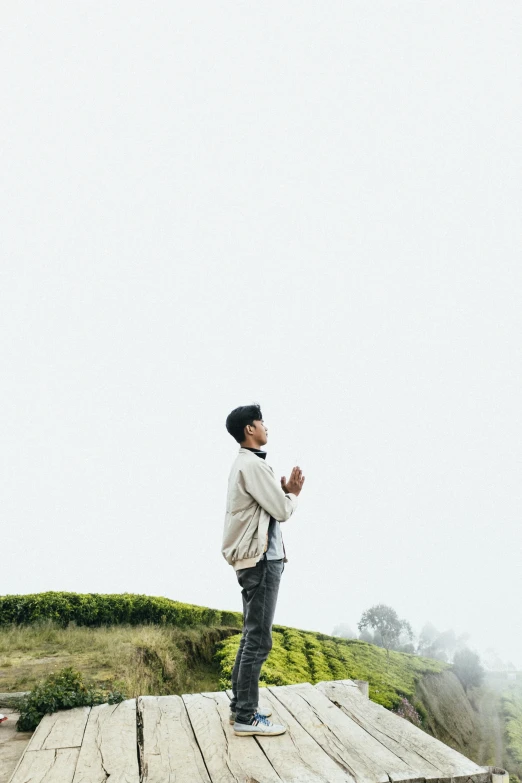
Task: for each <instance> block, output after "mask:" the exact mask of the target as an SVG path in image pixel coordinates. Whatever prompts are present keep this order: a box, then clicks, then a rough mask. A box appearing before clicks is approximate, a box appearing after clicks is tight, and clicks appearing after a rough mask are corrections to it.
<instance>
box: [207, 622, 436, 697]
mask: <svg viewBox="0 0 522 783" xmlns="http://www.w3.org/2000/svg"><path fill="white" fill-rule="evenodd" d="M240 638H241V636H240V635H239V634H235V635H233V636H230V637H229V638H228V639H226V640H224V641H223V642H222V643H221V644H220V645H219V650H218V653H217V657H218V660H219V663H220V667H221V675H222V677H221V687H223V688H225V687H226V688H228V687H230V677H231V674H232V667H233V665H234V659H235V656H236V652H237V648H238V645H239V640H240ZM447 668H449V667H448V665H447V664H444V663H441V662H440V661H434V660H432V659H430V658H421V657H419V656H417V655H408V654H406V653H397V652H393V651H390V654H389V657H388V655H387V653H386V650H383V649H382V648H380V647H376V646H375V645H372V644H368V643H367V642H363V641H360V640H358V639H339V638H337V637H333V636H326V635H324V634H319V633H313V632H311V631H298V630H296V629H294V628H285V627H283V626H274V630H273V647H272V652H271V653H270V655H269V657H268V660H267V661H266V663H265V664H264V666H263V668H262V670H261V680H260V685H293V684H295V683H298V682H311V683H312V684H315V683H317V682H320V681H321V680H340V679H354V680H366V681H367V682H369V684H370V699H372V701H375V702H377V703H378V704H382V705H383V706H384V707H388V708H389V709H394V708H396V707H398V706H399V704H400V701H401V698H407V699H409V700H410V701H411V700H414V698H415V690H416V685H417V682H418V681H419V680H420V679H422V677H423V676H424V675H425V674H431V673H438V672H442V671H444V670H446V669H447Z"/></svg>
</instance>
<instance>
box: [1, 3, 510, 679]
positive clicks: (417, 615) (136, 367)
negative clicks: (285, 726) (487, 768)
mask: <svg viewBox="0 0 522 783" xmlns="http://www.w3.org/2000/svg"><path fill="white" fill-rule="evenodd" d="M2 8H3V12H2V17H3V21H2V31H1V36H2V45H1V47H0V58H1V72H2V74H3V120H2V123H1V124H0V141H1V148H2V156H1V164H0V165H1V183H2V187H1V194H2V195H1V198H2V235H1V247H2V261H1V267H0V269H1V271H0V325H1V340H0V351H1V367H2V380H1V385H0V410H1V413H2V434H1V437H0V460H1V462H0V464H1V470H2V480H1V485H0V486H1V490H0V518H1V521H2V542H1V546H0V550H1V552H2V557H1V574H0V592H1V593H4V594H5V593H18V592H19V593H27V592H33V591H43V590H51V589H53V590H74V591H79V592H122V591H129V592H142V593H147V594H150V595H165V596H168V597H170V598H174V599H178V600H183V601H187V602H191V603H197V604H202V605H208V606H212V607H217V608H223V609H236V610H240V607H241V600H240V591H239V588H238V585H237V582H236V580H235V576H234V572H233V570H232V569H231V568H230V566H228V565H227V564H226V562H225V561H224V559H223V557H222V555H221V536H222V529H223V519H224V511H225V498H226V481H227V476H228V472H229V469H230V465H231V463H232V461H233V460H234V458H235V455H236V453H237V449H238V445H237V444H236V443H235V442H234V441H233V440H232V438H231V437H230V436H229V435H228V433H227V432H226V430H225V418H226V416H227V414H228V413H229V412H230V410H232V408H234V407H236V406H237V405H243V404H248V403H251V402H254V401H255V402H259V403H260V404H261V406H262V411H263V416H264V420H265V423H266V425H267V426H268V444H267V446H266V450H267V452H268V462H269V463H270V464H271V465H272V466H273V467H274V470H275V472H276V475H277V476H278V477H279V476H281V475H283V474H286V475H287V476H288V475H289V472H290V470H291V468H292V466H293V465H295V464H298V465H299V466H300V467H301V468H302V470H303V472H304V474H305V476H306V482H305V487H304V490H303V492H302V494H301V496H300V498H299V508H298V510H297V512H296V514H295V516H294V517H292V518H291V520H289V521H288V522H287V523H285V524H284V525H283V535H284V540H285V546H286V550H287V555H288V559H289V562H288V564H287V566H286V569H285V574H284V577H283V582H282V586H281V591H280V598H279V604H278V610H277V614H276V622H279V623H283V624H287V625H292V626H296V627H300V628H306V629H313V630H320V631H324V632H326V633H330V632H331V631H332V629H333V627H334V626H335V625H337V624H338V623H341V622H347V623H349V624H350V625H351V626H352V627H355V626H356V623H357V621H358V620H359V618H360V616H361V614H362V612H363V611H364V610H365V609H367V608H369V607H370V606H371V605H372V604H375V603H386V604H389V605H391V606H393V607H394V608H395V609H396V610H397V612H398V613H399V615H400V616H401V617H404V618H405V619H407V620H409V621H410V622H411V623H412V624H413V626H414V628H415V629H416V630H417V631H419V630H420V629H421V627H422V625H423V624H424V623H425V622H428V621H431V622H432V623H434V625H436V626H437V627H438V628H439V629H440V630H445V629H447V628H450V627H452V628H454V629H455V631H456V632H457V633H458V634H461V633H464V632H466V631H467V632H470V633H471V634H472V636H471V639H470V642H469V643H470V646H471V647H472V648H474V649H476V650H477V651H479V652H481V653H482V652H483V651H484V650H485V649H486V648H487V647H494V649H495V650H496V651H497V652H498V654H499V655H500V657H501V658H502V659H504V660H506V659H509V658H510V659H511V660H512V661H513V663H515V664H516V665H518V666H519V667H522V631H521V629H520V623H519V617H518V614H519V608H520V595H521V594H522V577H521V554H522V551H521V550H522V546H521V541H522V535H521V510H522V509H521V506H522V503H521V500H522V492H521V465H522V445H521V443H522V421H521V413H520V407H521V403H520V400H521V380H522V364H521V358H522V357H521V327H522V317H521V292H522V271H521V257H520V250H521V228H522V225H521V224H522V221H521V214H522V213H521V207H522V198H521V163H522V160H521V159H522V154H521V146H520V127H521V119H522V106H521V94H522V93H521V77H522V62H521V60H522V57H521V52H520V45H519V32H520V29H521V23H522V8H521V6H520V4H519V3H516V2H503V1H502V0H501V2H498V3H495V4H492V3H489V2H481V1H480V0H479V1H477V0H474V1H473V2H471V1H469V2H468V1H465V2H464V1H461V2H458V3H455V2H434V1H433V2H418V1H416V2H413V1H412V2H404V1H403V2H379V1H377V2H372V3H368V2H328V3H309V2H304V3H303V2H299V3H297V2H286V3H285V2H277V3H275V2H266V3H262V4H259V3H252V2H242V3H239V2H225V3H219V4H218V3H208V2H204V3H196V4H194V3H190V4H188V3H179V2H155V3H152V4H151V3H145V2H141V3H138V2H127V3H102V2H76V1H74V0H73V2H68V3H65V2H63V3H57V2H52V0H51V2H48V3H45V4H41V3H35V2H26V3H14V2H6V3H4V4H3V7H2Z"/></svg>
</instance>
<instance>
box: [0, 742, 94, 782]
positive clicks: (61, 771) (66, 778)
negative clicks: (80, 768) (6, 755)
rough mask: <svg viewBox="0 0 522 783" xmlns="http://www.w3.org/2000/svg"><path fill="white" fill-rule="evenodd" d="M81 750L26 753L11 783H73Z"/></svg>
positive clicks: (61, 749) (59, 749)
mask: <svg viewBox="0 0 522 783" xmlns="http://www.w3.org/2000/svg"><path fill="white" fill-rule="evenodd" d="M79 752H80V750H79V748H57V749H53V750H36V751H32V752H31V751H26V752H25V753H24V755H23V756H22V759H21V761H20V763H19V765H18V766H17V768H16V769H15V771H14V773H13V777H12V778H11V780H10V781H9V783H72V779H73V776H74V770H75V769H76V762H77V760H78V754H79Z"/></svg>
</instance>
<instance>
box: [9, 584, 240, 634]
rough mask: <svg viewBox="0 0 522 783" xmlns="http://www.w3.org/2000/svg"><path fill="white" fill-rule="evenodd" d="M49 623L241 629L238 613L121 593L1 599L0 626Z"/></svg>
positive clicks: (37, 595)
mask: <svg viewBox="0 0 522 783" xmlns="http://www.w3.org/2000/svg"><path fill="white" fill-rule="evenodd" d="M42 620H52V621H53V622H55V623H58V624H59V625H60V626H61V627H62V628H66V627H67V626H68V624H69V623H70V622H75V623H76V625H87V626H91V627H96V626H101V625H122V624H126V625H127V624H128V625H142V624H145V623H153V624H156V625H175V626H177V627H178V628H188V627H193V626H196V625H228V626H231V627H233V628H241V624H242V619H241V614H240V613H239V612H221V611H219V610H218V609H207V608H206V607H204V606H193V605H191V604H183V603H180V602H179V601H172V600H171V599H170V598H162V597H157V596H148V595H135V594H133V593H123V594H121V595H103V594H100V593H85V594H83V593H59V592H48V593H36V594H34V595H4V596H0V626H6V625H11V624H16V625H28V624H31V623H35V622H39V621H42Z"/></svg>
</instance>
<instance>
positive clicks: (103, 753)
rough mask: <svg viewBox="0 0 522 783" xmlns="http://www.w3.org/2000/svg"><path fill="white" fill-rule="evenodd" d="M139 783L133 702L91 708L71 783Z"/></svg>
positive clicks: (129, 700) (131, 700)
mask: <svg viewBox="0 0 522 783" xmlns="http://www.w3.org/2000/svg"><path fill="white" fill-rule="evenodd" d="M109 777H110V780H111V783H139V770H138V742H137V733H136V700H135V699H128V700H127V701H122V702H121V703H120V704H100V705H98V706H97V707H93V708H92V710H91V713H90V715H89V720H88V721H87V727H86V729H85V736H84V738H83V743H82V747H81V749H80V755H79V757H78V764H77V767H76V773H75V775H74V778H73V783H103V781H105V780H107V779H108V778H109Z"/></svg>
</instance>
